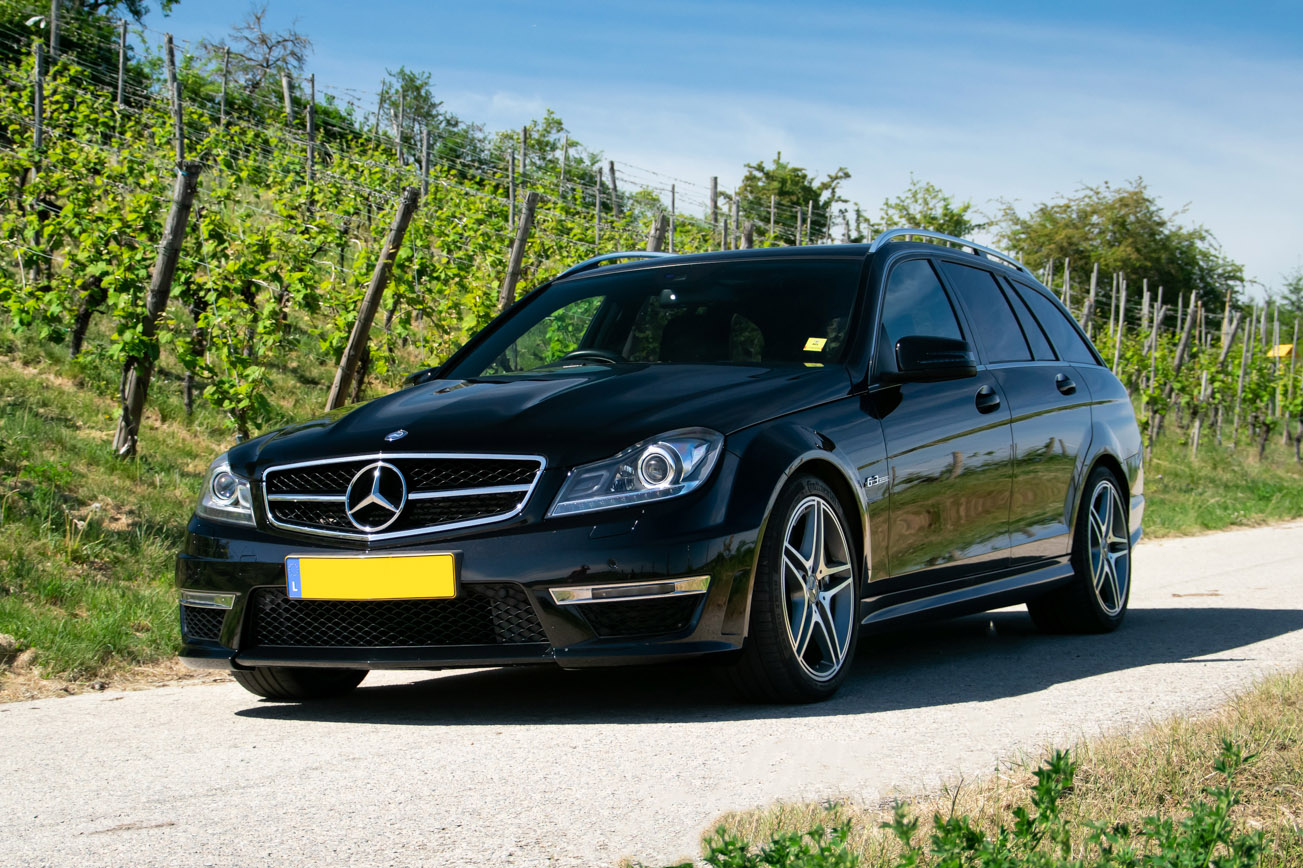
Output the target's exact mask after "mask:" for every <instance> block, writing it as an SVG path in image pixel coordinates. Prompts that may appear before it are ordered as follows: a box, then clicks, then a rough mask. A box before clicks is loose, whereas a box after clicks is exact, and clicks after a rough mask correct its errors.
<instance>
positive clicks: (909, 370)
mask: <svg viewBox="0 0 1303 868" xmlns="http://www.w3.org/2000/svg"><path fill="white" fill-rule="evenodd" d="M976 376H977V358H976V357H975V356H974V355H973V348H972V347H971V346H969V345H968V341H961V340H956V339H954V338H938V337H932V336H930V335H910V336H908V337H903V338H901V339H900V340H899V341H897V342H896V370H895V371H894V372H893V373H891V374H890V375H889V376H888V377H887V379H888V380H889V381H891V382H895V383H935V382H938V381H940V380H962V379H964V378H966V377H976Z"/></svg>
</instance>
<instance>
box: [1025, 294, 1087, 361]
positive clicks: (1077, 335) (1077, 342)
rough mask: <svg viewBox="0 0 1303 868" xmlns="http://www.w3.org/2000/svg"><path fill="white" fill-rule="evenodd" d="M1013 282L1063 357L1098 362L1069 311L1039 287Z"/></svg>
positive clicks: (1066, 359) (1068, 359)
mask: <svg viewBox="0 0 1303 868" xmlns="http://www.w3.org/2000/svg"><path fill="white" fill-rule="evenodd" d="M1013 285H1014V288H1015V289H1017V290H1018V295H1019V296H1021V298H1022V300H1023V301H1025V302H1027V306H1028V307H1029V308H1031V311H1032V314H1033V315H1034V316H1035V317H1036V319H1037V321H1038V322H1040V324H1041V326H1042V327H1043V328H1044V329H1045V334H1047V335H1048V336H1049V338H1050V341H1051V342H1052V343H1053V344H1054V349H1055V350H1057V351H1058V354H1059V358H1060V359H1062V360H1063V361H1065V362H1074V363H1077V364H1083V365H1098V364H1099V360H1098V359H1097V358H1096V357H1095V353H1094V351H1093V350H1092V349H1091V347H1090V344H1088V343H1086V338H1085V336H1084V335H1082V333H1081V331H1080V330H1079V329H1078V328H1077V325H1076V323H1074V322H1072V321H1071V320H1069V319H1068V314H1066V313H1064V311H1063V310H1062V309H1061V308H1060V307H1059V306H1058V305H1057V304H1055V303H1054V302H1053V301H1051V300H1050V298H1049V297H1048V296H1047V295H1045V294H1044V293H1043V292H1041V291H1040V290H1038V289H1033V288H1032V287H1030V286H1028V285H1026V284H1025V283H1019V282H1017V281H1014V282H1013Z"/></svg>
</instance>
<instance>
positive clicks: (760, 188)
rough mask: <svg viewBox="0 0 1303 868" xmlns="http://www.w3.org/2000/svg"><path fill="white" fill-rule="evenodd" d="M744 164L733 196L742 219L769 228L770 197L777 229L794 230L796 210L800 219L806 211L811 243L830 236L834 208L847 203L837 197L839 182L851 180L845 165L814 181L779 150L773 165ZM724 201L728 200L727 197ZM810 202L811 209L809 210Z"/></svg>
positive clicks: (761, 162) (762, 163) (805, 171)
mask: <svg viewBox="0 0 1303 868" xmlns="http://www.w3.org/2000/svg"><path fill="white" fill-rule="evenodd" d="M745 165H746V170H747V172H746V175H744V176H743V178H742V183H741V184H739V185H738V188H737V192H736V194H735V195H736V196H737V199H738V207H739V212H740V214H741V216H742V219H744V220H751V221H752V222H754V223H755V224H756V225H758V226H768V225H769V205H770V202H771V197H772V201H773V202H774V205H775V208H776V210H777V214H778V217H777V222H778V224H779V225H780V226H784V227H786V226H793V227H794V226H795V222H796V212H797V210H798V209H799V210H800V212H801V214H802V220H804V219H805V218H804V215H805V214H806V213H807V210H808V211H809V213H810V227H809V237H810V238H811V239H812V240H814V239H821V238H826V237H828V236H829V234H830V227H829V223H830V218H831V216H832V213H833V208H834V207H835V206H836V205H838V204H839V203H842V202H845V201H846V200H845V199H843V198H841V196H840V195H838V188H839V187H840V185H841V182H842V181H846V180H848V179H849V178H850V177H851V173H850V172H849V171H847V169H846V168H845V167H844V166H843V167H839V168H838V169H837V171H835V172H833V173H832V174H830V175H828V177H826V178H824V179H823V180H822V181H817V182H816V181H815V179H814V176H813V175H811V174H810V172H809V171H807V170H805V169H803V168H801V167H800V166H793V165H792V164H791V163H787V162H784V160H783V152H782V151H779V152H778V154H777V156H775V157H774V163H773V165H772V166H766V165H765V163H764V161H763V160H761V161H760V162H758V163H746V164H745ZM725 199H728V196H727V195H726V196H725ZM811 203H813V207H810V206H811ZM779 234H782V233H781V231H780V233H779Z"/></svg>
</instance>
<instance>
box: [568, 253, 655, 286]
mask: <svg viewBox="0 0 1303 868" xmlns="http://www.w3.org/2000/svg"><path fill="white" fill-rule="evenodd" d="M673 255H674V254H673V253H664V252H662V251H659V250H656V251H653V250H620V251H617V252H615V253H601V254H599V255H597V256H594V257H591V258H589V259H585V260H584V261H583V262H579V263H576V264H575V265H572V266H570V267H569V268H567V269H566V270H565V271H563V272H561V273H560V274H558V275H557V276H556V279H557V280H560V279H561V278H563V277H569V276H570V275H572V274H578V273H579V272H581V271H587V270H588V269H590V268H596V267H597V266H599V265H602V264H603V263H607V262H614V261H615V260H617V259H659V258H660V257H662V256H673Z"/></svg>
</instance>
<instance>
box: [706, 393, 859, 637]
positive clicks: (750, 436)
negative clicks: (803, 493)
mask: <svg viewBox="0 0 1303 868" xmlns="http://www.w3.org/2000/svg"><path fill="white" fill-rule="evenodd" d="M838 404H839V405H842V408H843V410H844V407H845V406H846V404H844V403H843V402H838ZM812 415H813V416H814V418H805V414H802V416H801V417H790V418H786V419H780V420H776V421H774V422H769V423H765V424H763V425H759V426H756V427H755V428H752V429H748V430H747V431H744V432H743V433H742V434H741V435H734V436H731V437H730V438H729V444H728V447H727V448H728V451H729V452H731V453H732V454H733V455H734V456H736V458H737V460H738V470H739V472H738V480H737V483H736V484H735V485H734V488H733V494H732V503H731V508H732V509H735V510H737V511H738V513H740V514H743V515H746V516H748V518H747V524H749V525H753V526H754V527H756V528H758V530H757V534H756V548H757V554H758V550H759V546H760V544H761V542H762V541H763V540H764V535H765V532H766V530H767V528H768V525H769V521H770V519H771V518H772V516H773V511H774V504H775V503H776V502H777V500H778V496H779V495H780V494H781V493H782V490H783V487H784V486H785V485H787V483H788V482H789V481H790V480H791V479H792V478H793V477H794V476H797V475H799V474H801V473H812V474H813V475H815V476H817V477H819V478H820V479H822V480H823V481H824V482H825V483H827V484H828V485H829V487H830V488H832V489H833V491H834V492H836V493H837V494H838V497H839V499H840V500H841V501H842V507H843V509H844V510H845V511H846V513H847V518H848V519H849V520H850V521H851V522H852V525H853V526H852V527H851V528H848V529H847V530H848V531H850V532H851V533H852V534H853V535H854V536H855V539H854V540H853V541H852V542H853V544H855V545H856V546H857V550H858V552H859V554H860V557H861V569H860V577H861V582H865V581H867V577H868V576H869V574H870V572H869V571H870V564H871V563H872V559H871V548H872V547H871V543H870V536H869V498H868V496H867V493H866V491H865V487H864V486H863V485H861V484H860V483H859V471H858V467H860V466H861V465H862V464H863V462H862V461H861V462H857V461H856V460H855V457H854V456H855V453H856V451H857V449H856V447H857V445H858V444H857V443H856V442H855V441H856V439H857V438H855V437H854V436H850V437H847V438H845V440H846V442H838V441H836V440H834V439H833V438H832V437H830V436H829V435H828V434H827V433H824V432H825V431H827V430H837V428H838V426H836V425H829V426H827V427H825V426H823V425H820V424H819V423H820V421H821V419H820V418H819V417H821V416H824V414H821V413H814V414H812ZM827 418H829V417H825V419H827ZM859 427H860V426H858V425H856V426H851V429H845V430H853V429H857V428H859ZM874 427H876V426H874V424H873V422H872V420H871V419H868V418H867V417H866V418H864V419H863V428H864V429H867V430H872V429H873V428H874ZM860 433H862V432H860ZM879 435H880V431H879ZM878 439H879V442H880V439H881V438H880V436H879V438H878ZM758 563H759V558H758V557H753V558H752V561H751V570H750V574H749V575H748V577H747V581H746V583H745V585H744V586H742V587H735V588H734V589H733V595H732V596H731V598H730V600H729V615H730V617H729V620H730V621H734V619H735V618H736V619H741V623H742V624H748V623H749V622H750V606H751V591H752V589H753V588H754V587H755V581H756V569H757V567H758ZM735 623H736V622H735ZM744 630H745V628H744Z"/></svg>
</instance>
